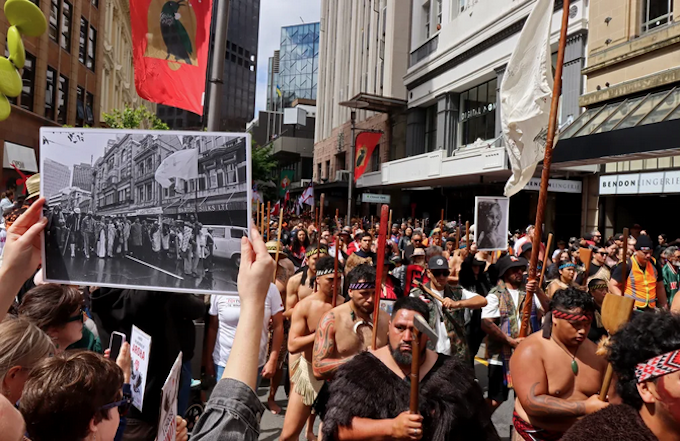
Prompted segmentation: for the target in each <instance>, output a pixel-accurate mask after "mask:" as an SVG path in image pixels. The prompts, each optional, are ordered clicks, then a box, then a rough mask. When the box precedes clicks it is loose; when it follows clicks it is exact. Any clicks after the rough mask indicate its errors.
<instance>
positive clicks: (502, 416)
mask: <svg viewBox="0 0 680 441" xmlns="http://www.w3.org/2000/svg"><path fill="white" fill-rule="evenodd" d="M482 351H483V348H482V350H480V353H483V352H482ZM475 372H476V374H477V378H479V384H480V385H481V386H482V390H483V391H484V393H486V387H487V368H486V366H484V365H483V364H482V363H479V362H478V361H475ZM268 394H269V383H268V382H267V380H263V381H262V385H261V386H260V388H259V390H258V391H257V395H258V396H259V397H260V401H262V403H263V404H264V405H265V407H266V405H267V397H268ZM276 402H277V403H278V405H279V406H281V408H282V409H283V412H282V413H281V414H280V415H273V414H272V413H271V412H269V411H266V412H265V413H264V415H263V417H262V424H261V426H260V440H261V441H274V440H277V439H279V435H280V434H281V429H282V428H283V419H284V418H285V414H286V407H285V406H286V403H287V401H286V393H285V392H284V390H283V386H280V387H279V390H278V391H277V394H276ZM513 406H514V393H511V394H510V399H509V400H508V401H506V402H505V403H503V405H502V406H501V407H500V408H499V409H498V410H497V411H496V412H495V413H494V414H493V417H492V418H491V420H492V421H493V423H494V425H495V426H496V430H497V431H498V435H500V437H501V439H502V440H504V441H505V440H509V439H510V426H512V409H513ZM318 431H319V421H318V419H317V421H316V424H315V428H314V433H316V434H318ZM300 440H301V441H305V437H304V431H303V433H302V434H301V435H300Z"/></svg>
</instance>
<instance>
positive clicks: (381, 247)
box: [371, 205, 390, 349]
mask: <svg viewBox="0 0 680 441" xmlns="http://www.w3.org/2000/svg"><path fill="white" fill-rule="evenodd" d="M389 212H390V207H389V205H383V206H382V208H381V209H380V233H379V234H378V256H377V259H376V260H377V262H376V268H375V298H374V299H373V302H374V303H373V346H371V347H372V348H374V349H375V347H376V346H377V341H378V317H379V316H380V294H381V293H382V276H383V272H384V271H385V242H386V241H387V217H388V216H389Z"/></svg>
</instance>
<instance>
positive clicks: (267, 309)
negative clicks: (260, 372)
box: [209, 283, 283, 367]
mask: <svg viewBox="0 0 680 441" xmlns="http://www.w3.org/2000/svg"><path fill="white" fill-rule="evenodd" d="M281 311H283V302H282V301H281V294H280V293H279V290H278V289H277V288H276V285H274V284H273V283H272V284H270V285H269V291H267V299H266V300H265V302H264V319H263V326H262V336H261V337H260V355H259V359H258V367H262V366H264V364H265V363H266V362H267V360H266V358H267V341H268V339H269V319H270V318H271V317H273V316H274V315H276V314H278V313H279V312H281ZM209 312H210V315H212V316H217V317H218V320H219V322H220V325H219V329H218V331H217V341H216V342H215V349H214V350H213V354H212V355H213V361H214V362H215V363H216V364H217V365H219V366H226V365H227V360H228V359H229V354H230V353H231V347H232V345H233V344H234V337H235V336H236V326H237V325H238V319H239V317H240V315H241V300H240V299H239V298H238V296H216V295H214V296H211V297H210V311H209Z"/></svg>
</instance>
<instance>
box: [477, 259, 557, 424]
mask: <svg viewBox="0 0 680 441" xmlns="http://www.w3.org/2000/svg"><path fill="white" fill-rule="evenodd" d="M496 268H497V271H498V284H497V285H496V286H495V287H494V288H493V289H492V290H491V291H490V292H489V294H488V295H487V296H486V300H487V302H488V303H487V305H486V306H485V307H484V308H482V330H483V331H484V332H486V334H487V336H488V337H489V338H488V339H487V347H486V348H487V354H488V361H489V371H488V374H489V392H488V397H487V403H488V405H489V407H490V408H491V410H492V412H493V411H495V410H496V409H497V408H498V407H499V406H500V405H501V404H502V403H503V402H504V401H506V400H507V399H508V396H509V394H510V389H511V388H512V376H511V374H510V357H511V356H512V352H513V351H514V350H515V348H516V347H517V345H519V343H520V341H522V340H523V339H522V338H520V337H519V333H520V325H521V322H520V320H521V314H522V308H523V307H524V302H525V301H526V297H527V295H526V292H527V291H529V290H530V291H533V292H534V293H535V297H534V299H535V300H534V305H532V307H535V306H538V305H536V303H537V301H536V300H538V301H540V306H541V307H542V308H543V309H544V310H547V309H548V303H549V301H548V298H547V297H546V296H545V294H543V291H542V290H540V289H538V281H536V280H530V281H529V282H527V284H526V286H524V284H523V279H524V272H525V271H526V268H527V261H526V259H524V258H522V257H515V256H510V255H508V256H503V257H501V258H500V259H498V262H496Z"/></svg>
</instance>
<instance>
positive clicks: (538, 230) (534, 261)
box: [520, 0, 570, 337]
mask: <svg viewBox="0 0 680 441" xmlns="http://www.w3.org/2000/svg"><path fill="white" fill-rule="evenodd" d="M569 3H570V1H569V0H564V2H563V6H562V26H561V28H560V42H559V44H558V48H557V64H556V67H555V84H554V87H553V93H552V101H551V103H550V116H549V119H548V133H547V137H546V142H545V153H544V156H543V172H542V173H541V189H540V191H539V193H538V207H537V209H536V222H535V224H534V225H535V227H534V228H535V229H534V240H533V247H532V249H531V259H530V261H529V280H537V279H538V277H537V275H538V274H537V267H538V253H539V251H540V247H541V237H542V235H543V222H544V218H545V207H546V204H547V201H548V182H549V181H550V166H551V164H552V154H553V144H554V141H555V132H556V130H557V111H558V108H559V104H560V95H561V94H562V68H563V67H564V48H565V46H566V44H567V27H568V25H569ZM526 298H527V301H525V302H524V303H525V305H524V308H522V315H523V316H522V328H521V329H520V337H525V336H526V335H527V334H528V332H529V329H528V326H525V324H526V325H528V324H529V318H525V316H528V317H531V305H532V304H533V298H534V293H533V292H531V291H530V290H527V295H526Z"/></svg>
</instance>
